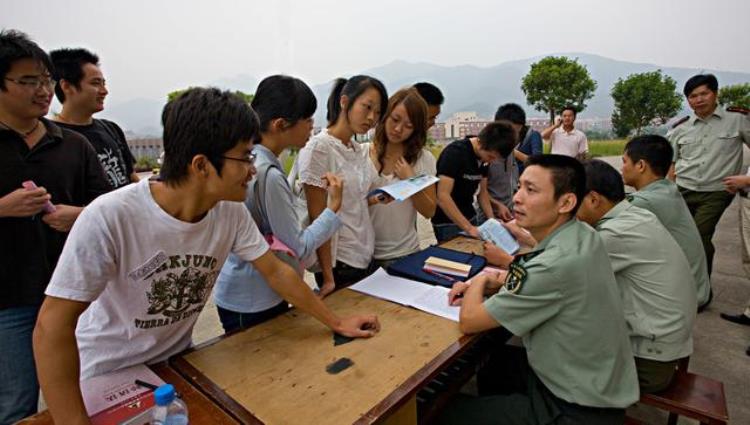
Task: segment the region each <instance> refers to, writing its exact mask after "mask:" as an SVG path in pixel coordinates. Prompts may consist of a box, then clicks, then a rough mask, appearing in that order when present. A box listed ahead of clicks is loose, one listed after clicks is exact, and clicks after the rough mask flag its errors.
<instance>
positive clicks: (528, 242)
mask: <svg viewBox="0 0 750 425" xmlns="http://www.w3.org/2000/svg"><path fill="white" fill-rule="evenodd" d="M501 224H502V225H503V226H505V228H506V229H508V231H509V232H510V234H511V235H513V237H514V238H516V240H517V241H518V243H520V244H521V245H524V246H527V247H534V246H536V244H537V241H536V239H534V237H533V236H531V233H529V232H528V231H526V229H524V228H522V227H521V226H519V225H518V224H517V223H516V221H515V220H511V221H508V222H503V223H501Z"/></svg>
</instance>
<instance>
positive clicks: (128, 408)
mask: <svg viewBox="0 0 750 425" xmlns="http://www.w3.org/2000/svg"><path fill="white" fill-rule="evenodd" d="M136 379H139V380H141V381H144V382H147V383H149V384H153V385H156V386H159V385H162V384H164V381H162V380H161V378H159V377H158V376H156V374H155V373H154V372H152V371H151V369H149V368H148V367H147V366H145V365H137V366H133V367H130V368H127V369H121V370H118V371H116V372H112V373H108V374H106V375H99V376H95V377H93V378H89V379H86V380H83V381H81V394H82V395H83V404H84V405H85V406H86V412H87V413H88V415H89V418H90V419H91V423H92V424H94V425H105V424H120V423H129V424H135V425H141V424H146V423H148V418H149V417H150V416H149V415H148V414H145V415H143V414H144V413H145V412H147V411H148V410H149V409H151V407H152V406H154V397H153V394H152V393H153V390H151V389H148V388H144V387H141V386H139V385H136V383H135V380H136ZM137 418H145V419H143V420H140V421H139V420H137Z"/></svg>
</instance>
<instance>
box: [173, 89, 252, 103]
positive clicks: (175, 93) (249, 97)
mask: <svg viewBox="0 0 750 425" xmlns="http://www.w3.org/2000/svg"><path fill="white" fill-rule="evenodd" d="M192 88H193V87H188V88H186V89H182V90H175V91H173V92H171V93H167V102H171V101H173V100H175V99H177V98H178V97H180V95H182V94H183V93H185V92H186V91H188V90H190V89H192ZM234 94H236V95H237V96H239V97H241V98H243V99H245V102H247V103H250V102H252V101H253V95H251V94H247V93H245V92H242V91H239V90H235V91H234Z"/></svg>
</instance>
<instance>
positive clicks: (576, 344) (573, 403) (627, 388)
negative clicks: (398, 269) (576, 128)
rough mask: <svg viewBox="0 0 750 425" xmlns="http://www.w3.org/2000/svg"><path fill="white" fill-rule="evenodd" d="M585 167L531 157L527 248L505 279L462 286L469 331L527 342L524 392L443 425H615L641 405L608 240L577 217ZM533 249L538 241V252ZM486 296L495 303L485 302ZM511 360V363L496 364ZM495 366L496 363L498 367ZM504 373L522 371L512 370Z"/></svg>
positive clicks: (456, 413)
mask: <svg viewBox="0 0 750 425" xmlns="http://www.w3.org/2000/svg"><path fill="white" fill-rule="evenodd" d="M585 185H586V179H585V174H584V170H583V166H582V165H581V163H580V162H578V161H577V160H576V159H574V158H570V157H565V156H562V155H540V156H532V157H531V158H530V159H529V160H528V162H527V167H526V169H525V170H524V172H523V174H522V175H521V177H520V186H519V190H518V192H516V195H515V196H514V198H513V201H514V202H515V207H516V210H515V211H516V220H517V224H518V226H520V227H521V228H524V229H526V230H528V232H529V233H530V236H529V235H525V234H524V232H523V231H522V230H520V229H519V228H518V227H517V226H512V225H511V226H509V228H510V229H511V231H512V232H513V233H514V235H515V236H516V237H517V238H519V239H520V241H521V242H522V243H524V244H530V245H535V246H534V248H533V249H532V250H531V251H530V252H529V253H527V254H524V255H519V256H517V257H516V259H515V260H514V261H513V262H512V263H511V265H510V268H509V270H508V273H507V277H506V278H505V279H504V281H501V280H499V279H497V278H493V277H487V276H486V275H481V276H480V277H479V278H475V279H473V280H472V281H471V283H458V284H456V285H455V286H454V287H453V289H452V290H451V292H450V294H449V300H450V301H451V302H452V303H456V302H457V300H458V297H460V296H462V298H461V313H460V322H459V326H460V328H461V330H462V331H463V332H464V333H476V332H481V331H485V330H488V329H493V328H497V327H500V326H503V327H505V328H506V329H507V330H509V331H511V332H512V333H513V334H515V335H518V336H520V337H522V339H523V343H524V347H525V349H526V356H527V362H528V363H527V365H528V368H527V374H526V375H527V379H526V385H525V388H524V389H523V391H521V392H518V393H514V394H503V395H488V396H483V397H478V398H472V397H459V398H457V399H456V400H455V401H454V402H453V403H451V405H449V406H448V408H447V409H446V411H445V412H444V413H443V415H442V416H441V419H440V423H446V424H447V423H470V424H490V423H493V424H550V423H556V424H560V423H565V424H616V423H620V424H621V423H623V421H624V417H625V408H626V407H627V406H629V405H631V404H633V403H635V402H636V401H637V400H638V396H639V392H638V378H637V376H636V372H635V362H634V360H633V353H632V351H631V349H630V343H629V341H628V335H627V330H626V325H625V320H624V318H623V315H622V302H621V301H620V296H619V294H618V291H617V283H616V281H615V277H614V274H613V272H612V268H611V266H610V264H609V258H608V257H607V251H606V249H605V247H604V243H603V242H602V239H601V237H599V235H598V234H597V233H596V231H594V230H593V229H592V228H590V227H589V226H587V225H585V224H583V223H581V222H579V221H578V220H576V219H575V214H576V210H577V209H578V203H579V200H580V199H582V198H583V195H584V194H585ZM535 241H539V243H538V244H536V243H535ZM485 295H490V297H489V298H488V299H487V300H484V296H485ZM497 361H500V362H503V361H504V359H502V358H501V359H497ZM491 362H492V361H491ZM502 366H504V367H506V368H509V369H510V368H514V369H521V368H522V366H521V367H519V366H517V365H512V364H510V362H507V361H506V362H504V363H502Z"/></svg>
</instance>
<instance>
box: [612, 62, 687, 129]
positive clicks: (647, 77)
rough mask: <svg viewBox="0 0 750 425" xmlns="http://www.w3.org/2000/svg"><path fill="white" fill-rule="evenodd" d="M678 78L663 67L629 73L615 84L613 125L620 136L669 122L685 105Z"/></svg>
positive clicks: (613, 89) (613, 90)
mask: <svg viewBox="0 0 750 425" xmlns="http://www.w3.org/2000/svg"><path fill="white" fill-rule="evenodd" d="M676 87H677V83H676V82H675V80H674V79H673V78H672V77H670V76H668V75H664V74H662V72H661V70H657V71H653V72H642V73H638V74H630V75H628V76H627V78H625V79H624V80H623V79H622V78H620V79H618V80H617V82H616V83H615V85H614V87H612V92H611V94H612V99H614V101H615V110H614V112H613V113H612V127H613V128H614V130H615V133H616V134H617V136H618V137H627V136H628V135H630V133H631V132H635V134H636V135H639V134H641V132H642V130H643V129H644V128H645V127H648V126H650V125H658V124H664V123H666V122H667V121H668V120H669V119H670V118H672V117H673V116H675V114H677V112H679V111H680V108H681V107H682V97H681V96H680V94H679V93H677V92H676V91H675V89H676Z"/></svg>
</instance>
